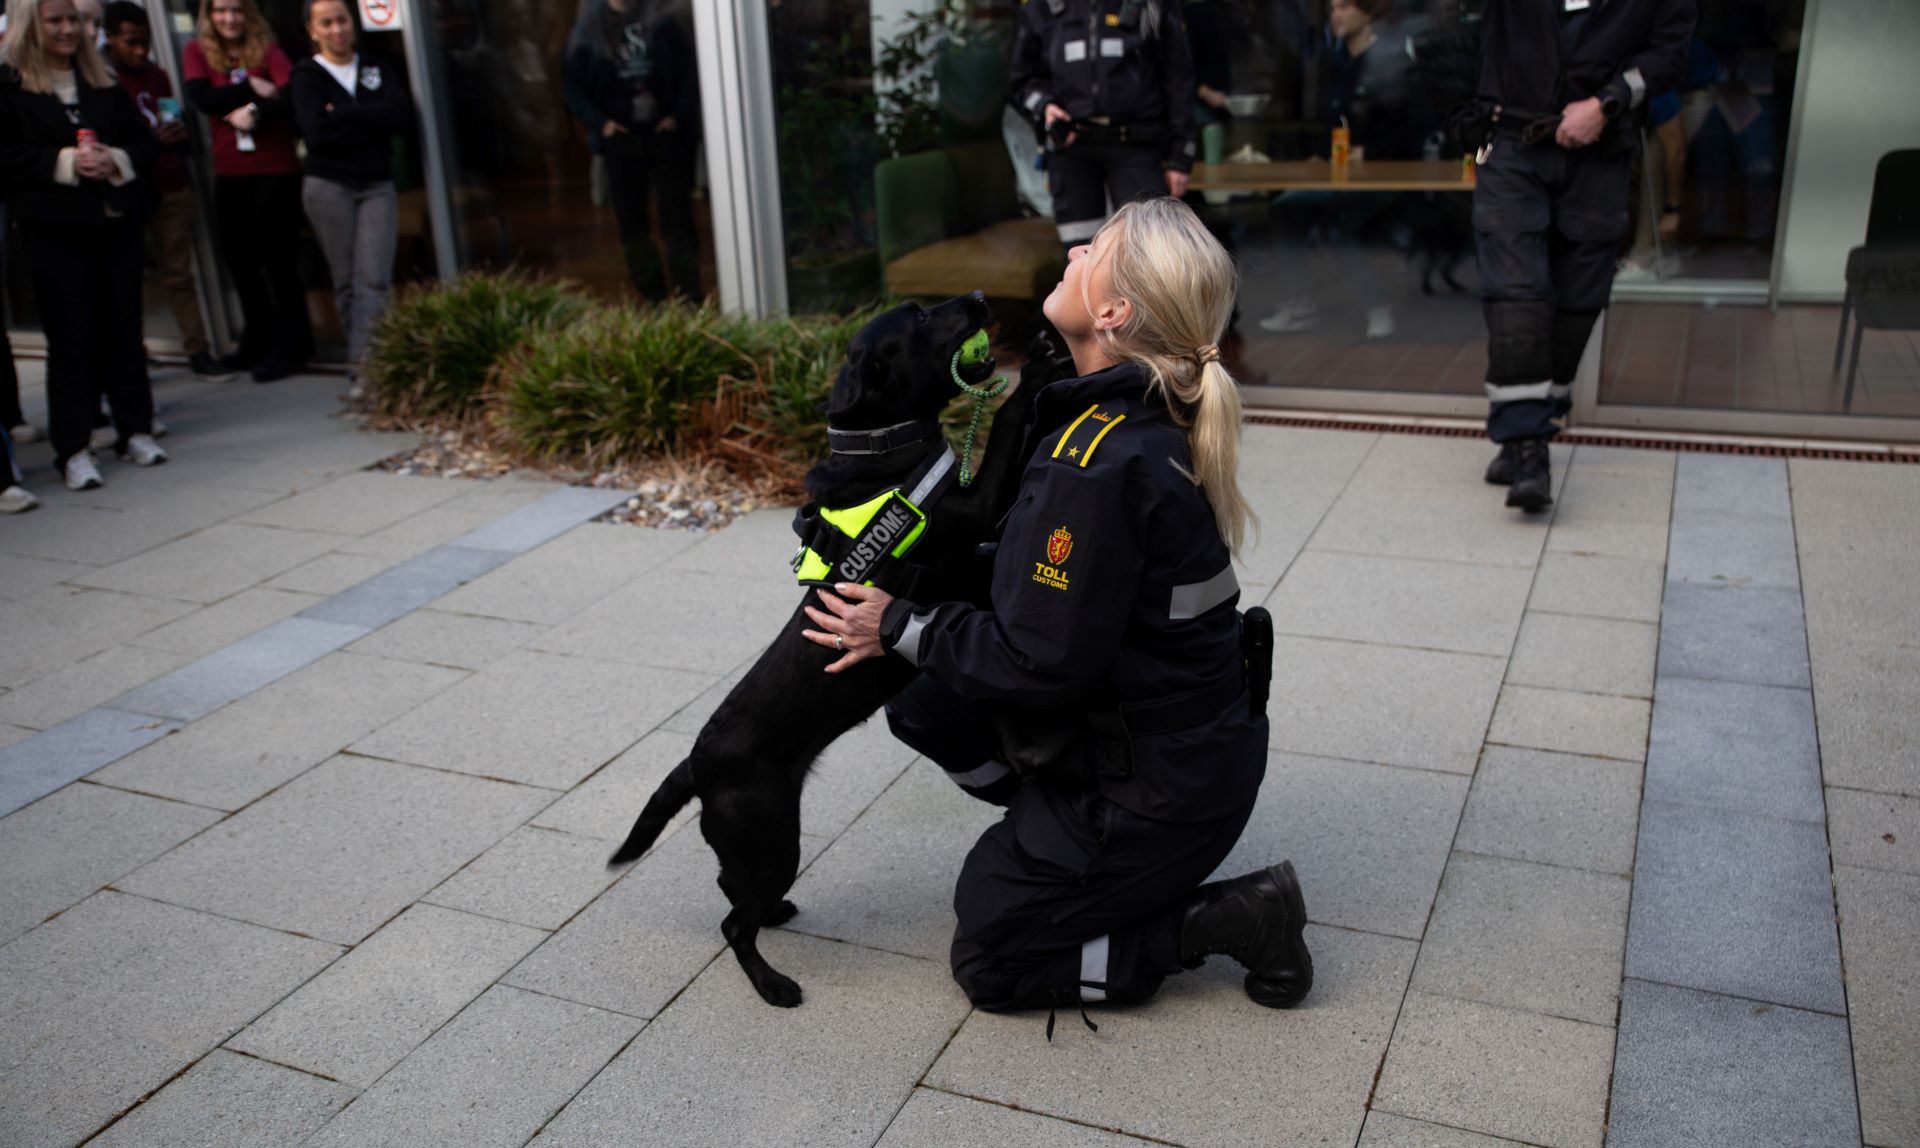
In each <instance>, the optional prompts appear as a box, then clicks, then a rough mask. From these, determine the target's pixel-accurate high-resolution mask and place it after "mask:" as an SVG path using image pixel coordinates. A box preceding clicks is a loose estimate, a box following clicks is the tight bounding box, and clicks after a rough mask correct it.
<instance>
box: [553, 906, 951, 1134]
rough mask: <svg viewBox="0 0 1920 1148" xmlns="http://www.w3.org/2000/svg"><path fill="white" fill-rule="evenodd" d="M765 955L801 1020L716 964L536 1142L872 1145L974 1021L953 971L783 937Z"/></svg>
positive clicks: (765, 945)
mask: <svg viewBox="0 0 1920 1148" xmlns="http://www.w3.org/2000/svg"><path fill="white" fill-rule="evenodd" d="M761 950H762V952H764V953H765V954H766V956H767V959H768V960H769V961H770V962H772V964H773V965H774V967H775V968H778V969H781V970H783V971H785V972H786V973H787V974H788V975H790V976H792V977H793V978H794V979H795V980H797V981H799V982H800V984H801V985H802V986H803V987H804V988H805V989H806V990H807V998H806V1002H805V1003H804V1004H802V1005H801V1006H800V1008H799V1010H797V1011H788V1010H786V1009H776V1008H769V1007H767V1005H766V1004H765V1003H764V1002H763V1001H761V999H760V998H759V996H758V995H756V994H755V993H754V992H753V990H752V988H751V987H750V986H748V984H747V983H746V979H745V978H744V977H742V976H741V975H740V971H739V969H737V968H735V967H732V962H731V961H717V962H715V963H714V964H713V966H712V967H710V968H709V969H708V970H707V971H706V972H704V973H702V974H701V975H700V977H699V978H698V979H696V980H695V981H694V982H693V984H692V985H691V986H690V987H689V988H688V989H687V991H686V992H685V993H684V994H682V995H681V997H680V998H679V999H678V1000H676V1001H675V1002H674V1003H673V1007H671V1008H669V1009H668V1010H667V1011H666V1012H665V1013H663V1014H661V1015H660V1016H659V1017H658V1018H657V1019H656V1020H654V1022H653V1023H652V1024H650V1025H648V1026H647V1030H646V1031H645V1032H643V1033H641V1034H640V1037H639V1039H637V1040H635V1041H634V1042H633V1044H632V1046H631V1047H629V1048H628V1049H627V1050H626V1051H625V1052H623V1053H621V1054H620V1056H619V1058H618V1059H616V1060H615V1061H614V1062H613V1063H612V1064H611V1065H609V1066H608V1067H607V1070H606V1071H605V1072H603V1073H601V1074H600V1075H599V1076H598V1077H596V1078H595V1079H594V1081H593V1083H592V1084H590V1085H588V1086H587V1087H586V1089H585V1090H584V1091H583V1092H581V1094H580V1096H579V1098H578V1099H576V1100H575V1101H574V1102H573V1103H572V1104H570V1105H568V1106H567V1109H566V1111H564V1112H562V1113H561V1114H560V1115H559V1116H558V1117H557V1118H555V1120H554V1121H553V1123H552V1124H551V1125H549V1126H548V1127H547V1129H546V1131H545V1132H544V1133H543V1134H542V1136H541V1139H543V1140H547V1141H551V1142H552V1144H553V1145H555V1148H565V1146H568V1145H588V1144H595V1145H597V1144H605V1143H608V1142H609V1141H617V1140H620V1139H622V1138H624V1137H625V1136H627V1135H628V1134H629V1133H628V1131H627V1130H629V1129H633V1128H645V1129H647V1131H648V1135H649V1137H650V1138H652V1139H653V1140H654V1142H656V1143H661V1144H808V1145H822V1146H824V1145H835V1144H844V1145H859V1146H862V1148H864V1146H865V1145H870V1144H872V1143H873V1142H874V1141H875V1140H877V1139H878V1138H879V1137H880V1134H881V1132H882V1131H883V1130H885V1128H886V1127H887V1124H888V1123H889V1122H890V1121H891V1120H892V1119H893V1117H894V1115H895V1114H896V1113H898V1112H899V1110H900V1107H901V1105H902V1104H903V1103H904V1102H905V1101H906V1099H907V1097H908V1096H909V1095H910V1094H911V1093H912V1092H913V1088H914V1084H915V1082H916V1081H918V1080H919V1079H920V1076H921V1074H922V1073H924V1072H925V1071H926V1070H927V1066H928V1065H930V1064H932V1063H933V1059H934V1057H935V1056H937V1055H938V1054H939V1052H940V1049H941V1047H942V1046H943V1045H945V1044H946V1042H947V1038H948V1037H949V1036H950V1035H951V1034H952V1033H953V1030H954V1028H955V1026H957V1025H958V1024H959V1023H960V1020H961V1018H962V1017H964V1016H966V1015H967V1011H968V1005H967V1001H966V998H965V997H963V996H962V995H961V994H960V990H959V989H958V988H957V987H956V986H955V985H954V984H953V981H952V978H951V977H950V976H949V975H948V973H947V968H946V964H945V962H934V961H922V960H916V959H914V958H911V957H900V956H895V955H893V954H891V953H878V952H874V951H873V950H871V949H862V948H858V947H856V946H853V945H842V944H836V943H834V942H831V941H821V940H816V939H814V938H812V937H800V936H795V935H793V934H791V933H781V932H775V933H771V934H767V935H765V936H763V938H762V940H761ZM823 1048H830V1049H832V1050H834V1051H833V1055H831V1056H822V1055H819V1052H820V1050H821V1049H823Z"/></svg>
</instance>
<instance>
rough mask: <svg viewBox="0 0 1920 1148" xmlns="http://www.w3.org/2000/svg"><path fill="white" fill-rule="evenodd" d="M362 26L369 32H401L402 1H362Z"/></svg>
mask: <svg viewBox="0 0 1920 1148" xmlns="http://www.w3.org/2000/svg"><path fill="white" fill-rule="evenodd" d="M360 26H361V27H363V28H365V29H366V30H367V31H369V32H397V31H399V30H400V26H401V25H400V0H360Z"/></svg>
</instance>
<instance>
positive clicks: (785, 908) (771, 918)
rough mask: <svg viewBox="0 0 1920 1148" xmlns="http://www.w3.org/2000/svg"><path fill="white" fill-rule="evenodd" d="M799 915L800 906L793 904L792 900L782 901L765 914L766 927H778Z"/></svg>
mask: <svg viewBox="0 0 1920 1148" xmlns="http://www.w3.org/2000/svg"><path fill="white" fill-rule="evenodd" d="M799 915H800V907H799V906H798V905H795V904H794V903H793V902H792V901H782V902H780V904H779V905H778V906H777V907H776V908H775V909H774V910H773V912H771V913H769V914H767V927H768V928H770V929H776V928H779V927H780V926H781V925H784V924H786V923H787V922H788V921H791V920H793V919H794V918H795V917H797V916H799Z"/></svg>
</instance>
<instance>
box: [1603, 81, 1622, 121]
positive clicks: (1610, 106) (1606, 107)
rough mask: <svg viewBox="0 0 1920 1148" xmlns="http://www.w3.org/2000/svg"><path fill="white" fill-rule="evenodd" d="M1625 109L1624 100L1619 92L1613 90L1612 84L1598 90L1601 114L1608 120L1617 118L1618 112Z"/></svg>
mask: <svg viewBox="0 0 1920 1148" xmlns="http://www.w3.org/2000/svg"><path fill="white" fill-rule="evenodd" d="M1626 110H1627V104H1626V101H1625V100H1622V99H1621V98H1620V94H1619V93H1618V92H1616V91H1614V90H1613V85H1611V84H1609V85H1607V87H1606V88H1605V89H1604V90H1602V91H1601V92H1600V114H1601V115H1603V116H1605V117H1607V118H1608V119H1609V120H1612V119H1618V118H1619V116H1620V113H1621V112H1624V111H1626Z"/></svg>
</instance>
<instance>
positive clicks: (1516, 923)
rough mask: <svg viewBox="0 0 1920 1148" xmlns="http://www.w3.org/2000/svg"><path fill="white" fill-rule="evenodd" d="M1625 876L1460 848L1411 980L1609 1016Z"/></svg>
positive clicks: (1426, 988)
mask: <svg viewBox="0 0 1920 1148" xmlns="http://www.w3.org/2000/svg"><path fill="white" fill-rule="evenodd" d="M1627 894H1628V883H1627V881H1626V880H1624V879H1622V878H1621V877H1619V876H1616V875H1614V874H1611V873H1588V872H1584V871H1582V870H1578V869H1561V868H1558V867H1557V866H1552V865H1536V864H1533V863H1531V862H1527V861H1511V860H1507V859H1506V858H1501V857H1479V856H1475V855H1473V854H1469V853H1455V854H1454V855H1453V859H1452V860H1451V861H1449V862H1448V863H1447V874H1446V878H1445V879H1444V880H1443V881H1441V883H1440V896H1439V899H1438V900H1437V901H1436V902H1435V903H1434V907H1433V920H1432V922H1431V923H1430V924H1429V925H1428V926H1427V934H1426V938H1425V942H1424V943H1423V944H1422V945H1421V946H1420V960H1419V962H1418V963H1417V964H1415V965H1414V967H1413V987H1414V988H1417V989H1420V990H1421V991H1423V992H1430V993H1434V994H1436V995H1439V996H1448V997H1457V998H1460V999H1462V1000H1474V1001H1480V1002H1481V1003H1483V1004H1494V1005H1503V1006H1505V1007H1507V1008H1517V1009H1524V1010H1526V1011H1527V1012H1538V1013H1546V1014H1548V1015H1551V1016H1560V1017H1566V1018H1568V1019H1569V1020H1583V1021H1586V1022H1588V1023H1590V1024H1601V1025H1611V1024H1612V1023H1613V1020H1614V1014H1615V1010H1616V1007H1617V1006H1618V1004H1619V1000H1620V955H1621V951H1622V950H1623V949H1624V948H1625V947H1626V942H1627Z"/></svg>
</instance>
